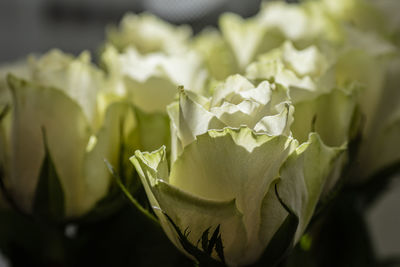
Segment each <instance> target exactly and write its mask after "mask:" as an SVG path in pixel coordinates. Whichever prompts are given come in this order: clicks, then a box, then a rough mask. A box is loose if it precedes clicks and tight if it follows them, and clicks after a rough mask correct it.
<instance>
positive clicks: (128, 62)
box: [103, 46, 207, 113]
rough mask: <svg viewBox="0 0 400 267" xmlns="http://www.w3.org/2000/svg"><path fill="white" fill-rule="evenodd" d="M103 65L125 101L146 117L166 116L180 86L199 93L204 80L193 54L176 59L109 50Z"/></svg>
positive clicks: (197, 59) (156, 54) (174, 57)
mask: <svg viewBox="0 0 400 267" xmlns="http://www.w3.org/2000/svg"><path fill="white" fill-rule="evenodd" d="M103 62H104V64H105V65H106V67H107V68H108V69H110V71H111V72H110V75H111V78H112V79H116V80H120V82H121V83H122V84H121V86H123V88H124V89H123V90H122V91H124V92H125V93H126V95H127V96H126V97H127V98H128V99H130V100H131V101H132V102H133V104H134V105H135V106H137V107H138V108H139V109H141V110H142V111H144V112H146V113H153V112H161V113H165V108H166V106H167V105H168V104H170V103H171V102H172V101H173V100H174V99H175V96H176V94H177V93H178V90H177V87H178V86H180V85H182V86H185V87H186V88H189V89H190V90H193V91H198V92H201V91H202V90H203V88H204V84H205V81H206V77H207V72H206V71H205V70H204V69H203V67H202V61H201V58H200V57H199V56H198V55H197V54H196V53H194V52H193V51H189V52H185V53H183V54H182V53H181V54H179V55H165V54H162V53H152V54H147V55H141V54H139V53H138V52H137V51H136V50H135V49H133V48H130V49H127V50H126V51H125V52H124V53H122V54H118V53H117V52H116V51H115V48H113V47H111V46H108V47H107V48H106V50H105V52H104V53H103Z"/></svg>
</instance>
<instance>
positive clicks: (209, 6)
mask: <svg viewBox="0 0 400 267" xmlns="http://www.w3.org/2000/svg"><path fill="white" fill-rule="evenodd" d="M260 2H261V0H246V1H243V0H202V1H200V0H142V1H139V0H113V1H108V0H56V1H54V0H53V1H52V0H34V1H32V0H0V64H2V63H6V62H11V61H15V60H18V59H22V58H25V56H26V55H27V54H29V53H42V52H46V51H47V50H49V49H51V48H55V47H56V48H59V49H61V50H63V51H64V52H69V53H73V54H78V53H79V52H81V51H82V50H89V51H91V52H92V53H96V49H97V48H98V47H99V45H100V44H101V43H102V42H103V40H104V38H105V27H106V26H107V25H109V24H117V23H118V22H119V20H120V19H121V18H122V16H123V14H124V13H126V12H127V11H131V12H135V13H138V12H142V11H148V12H151V13H154V14H156V15H158V16H160V17H161V18H163V19H166V20H168V21H170V22H172V23H175V24H182V23H185V24H190V25H191V26H192V27H193V29H194V32H198V31H200V30H201V29H203V28H204V27H206V26H207V25H214V26H215V25H216V24H217V20H218V16H219V15H220V14H221V13H222V12H235V13H238V14H240V15H242V16H244V17H248V16H251V15H254V14H255V13H256V12H257V10H258V8H259V5H260ZM399 180H400V179H395V181H397V182H395V183H393V184H392V185H391V186H390V187H389V190H388V191H387V193H386V194H385V195H384V196H383V197H382V198H381V199H380V200H379V201H377V202H376V203H375V205H374V206H373V208H372V209H371V210H370V211H369V213H368V218H367V219H368V224H369V227H370V230H371V234H372V238H373V240H374V244H375V245H376V250H377V252H378V254H379V256H382V257H385V256H391V255H394V254H400V241H399V240H400V229H399V226H400V212H399V205H400V181H399ZM0 266H1V267H3V266H7V265H6V259H4V258H3V257H2V256H1V254H0Z"/></svg>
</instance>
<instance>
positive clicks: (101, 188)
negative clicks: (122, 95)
mask: <svg viewBox="0 0 400 267" xmlns="http://www.w3.org/2000/svg"><path fill="white" fill-rule="evenodd" d="M130 113H133V107H132V106H131V105H129V104H127V103H121V102H120V103H114V104H111V105H110V106H109V107H108V109H107V111H106V115H105V119H104V124H103V126H102V128H101V129H100V131H99V132H98V133H97V135H96V136H94V135H92V136H91V138H90V139H91V142H92V144H91V146H88V147H87V153H86V156H85V161H84V164H85V166H84V173H83V179H84V182H85V187H84V190H85V195H84V199H83V200H82V202H81V203H79V204H80V208H79V210H80V211H81V212H82V213H83V212H86V211H88V210H89V209H90V208H92V207H93V206H94V205H95V204H96V202H97V201H98V200H100V199H101V198H102V197H104V196H105V195H106V194H107V192H108V189H109V184H110V172H109V170H108V169H107V167H106V166H105V165H104V159H107V161H108V162H110V163H111V164H112V165H113V166H119V164H120V161H122V160H123V159H122V158H121V157H120V156H121V154H120V152H121V150H120V149H121V144H122V143H123V142H124V140H123V137H124V132H123V131H124V129H123V127H125V128H126V127H127V126H129V124H132V121H128V120H132V119H133V116H132V114H130Z"/></svg>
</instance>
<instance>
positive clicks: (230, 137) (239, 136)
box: [169, 128, 293, 263]
mask: <svg viewBox="0 0 400 267" xmlns="http://www.w3.org/2000/svg"><path fill="white" fill-rule="evenodd" d="M292 145H293V142H292V139H290V138H287V137H284V136H277V137H270V136H267V135H255V134H254V133H253V132H252V131H251V130H250V129H248V128H241V129H237V130H233V129H229V128H225V129H224V130H221V131H214V130H210V131H208V132H207V133H206V134H204V135H201V136H198V137H197V141H195V142H193V143H192V144H191V145H189V146H187V147H186V148H185V149H184V151H183V153H182V155H181V156H180V157H178V159H177V160H176V161H175V163H174V165H173V166H172V170H171V175H170V179H169V183H170V184H171V185H174V186H176V187H178V188H180V189H182V190H184V191H186V192H189V193H191V194H194V195H196V196H199V197H202V198H206V199H210V200H215V201H229V200H231V199H236V205H237V208H238V210H239V211H240V212H241V213H242V214H243V221H244V225H245V227H246V231H247V234H248V245H247V246H246V253H245V255H246V257H245V258H243V259H242V261H243V263H250V262H252V261H254V260H255V259H256V258H257V257H258V256H259V255H260V253H261V252H262V250H263V248H264V247H265V246H266V244H263V243H260V240H259V236H258V232H259V229H260V228H259V227H260V220H261V218H260V209H261V205H262V201H263V199H264V196H265V194H266V193H267V191H268V189H269V187H270V186H271V184H272V182H273V181H274V179H276V178H277V177H278V176H279V173H278V171H279V168H280V166H281V164H282V163H283V162H284V161H285V160H286V157H287V155H288V153H290V150H291V146H292ZM189 173H190V175H188V174H189Z"/></svg>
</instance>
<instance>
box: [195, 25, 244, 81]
mask: <svg viewBox="0 0 400 267" xmlns="http://www.w3.org/2000/svg"><path fill="white" fill-rule="evenodd" d="M193 47H194V49H195V50H196V51H198V52H199V53H200V54H201V55H202V57H203V58H204V61H205V64H206V66H207V69H208V71H209V73H210V75H211V77H213V78H214V79H217V80H224V79H225V78H227V77H228V76H229V75H232V74H235V73H238V72H239V68H238V66H237V63H236V59H235V56H234V54H233V52H232V51H231V49H230V47H229V45H228V44H227V42H226V40H225V39H224V38H222V36H221V34H220V32H219V31H217V30H215V29H206V30H204V31H202V32H201V33H199V34H198V35H196V37H195V38H194V41H193Z"/></svg>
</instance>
